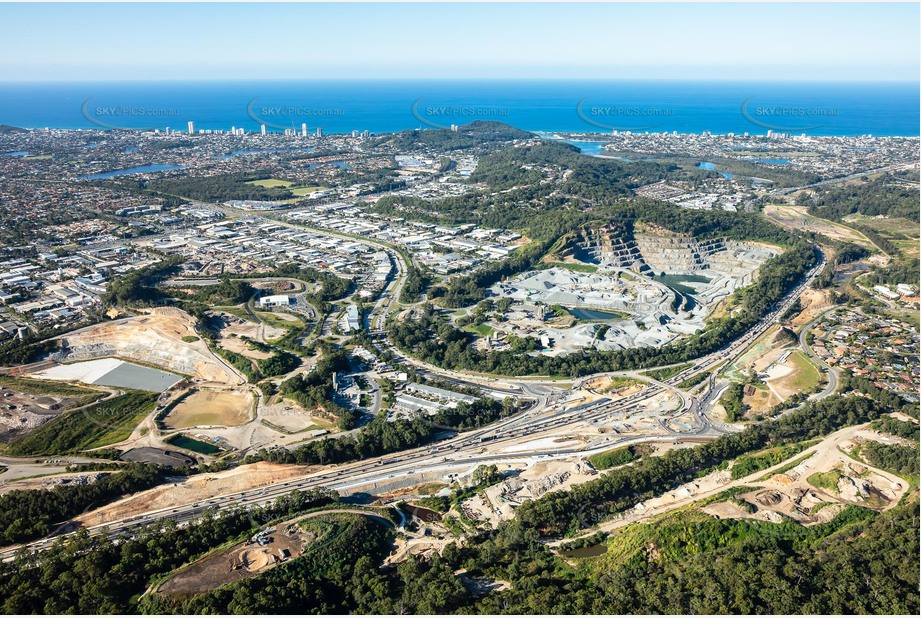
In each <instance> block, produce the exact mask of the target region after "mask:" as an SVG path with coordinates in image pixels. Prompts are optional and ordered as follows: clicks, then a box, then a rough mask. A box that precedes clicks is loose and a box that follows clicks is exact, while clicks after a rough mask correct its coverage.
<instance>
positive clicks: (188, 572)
mask: <svg viewBox="0 0 921 618" xmlns="http://www.w3.org/2000/svg"><path fill="white" fill-rule="evenodd" d="M272 530H273V532H271V533H269V534H267V535H266V537H265V539H266V540H265V542H264V543H263V544H260V543H258V542H254V541H253V540H252V539H250V540H247V541H244V542H243V543H238V544H237V545H234V546H233V547H230V548H228V549H225V550H222V551H219V552H217V553H215V554H212V555H211V556H208V557H206V558H205V559H203V560H200V561H198V562H196V563H195V564H192V565H191V566H189V567H188V568H186V569H183V570H182V571H180V572H178V573H177V574H176V575H174V576H173V577H171V578H170V579H169V580H168V581H166V582H165V583H164V584H163V585H161V586H160V587H159V588H158V590H157V592H158V593H160V594H163V595H187V594H198V593H202V592H207V591H208V590H213V589H214V588H217V587H218V586H222V585H224V584H229V583H231V582H235V581H240V580H241V579H247V578H250V577H254V576H256V575H257V574H259V573H262V572H264V571H267V570H269V569H271V568H272V567H274V566H277V565H279V564H281V563H283V562H286V561H289V560H293V559H295V558H298V557H300V556H301V555H302V554H303V553H304V547H305V546H306V545H307V544H309V543H310V542H311V541H313V540H314V538H315V536H314V534H313V533H312V532H305V531H303V530H301V529H300V527H299V526H297V524H291V525H287V524H281V525H280V526H279V527H278V528H272Z"/></svg>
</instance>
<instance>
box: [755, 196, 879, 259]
mask: <svg viewBox="0 0 921 618" xmlns="http://www.w3.org/2000/svg"><path fill="white" fill-rule="evenodd" d="M764 214H765V216H767V217H768V218H769V219H772V220H774V221H775V222H777V223H779V224H780V225H782V226H784V227H787V228H793V229H797V230H802V231H810V232H816V233H817V234H822V235H823V236H827V237H828V238H831V239H832V240H843V241H846V242H852V243H854V244H856V245H860V246H862V247H865V248H867V249H870V250H872V251H878V248H877V247H876V245H874V244H873V243H872V242H870V240H869V239H868V238H867V237H866V236H864V235H863V234H861V233H860V232H858V231H857V230H855V229H852V228H849V227H847V226H845V225H840V224H838V223H834V222H832V221H829V220H827V219H819V218H818V217H813V216H812V215H810V214H808V213H807V212H806V207H805V206H792V205H790V204H769V205H767V206H765V207H764Z"/></svg>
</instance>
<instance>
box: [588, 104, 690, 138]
mask: <svg viewBox="0 0 921 618" xmlns="http://www.w3.org/2000/svg"><path fill="white" fill-rule="evenodd" d="M586 101H588V97H586V98H584V99H582V100H581V101H579V103H578V104H577V105H576V114H577V115H578V116H579V118H580V119H582V121H583V122H586V123H588V124H590V125H592V126H594V127H599V128H601V129H607V130H608V131H648V130H650V129H655V128H656V127H658V126H659V125H660V124H661V123H658V122H656V123H653V124H649V123H650V121H651V120H652V119H655V118H663V117H664V118H670V117H672V116H674V115H675V110H673V109H671V108H667V107H641V106H638V105H591V106H586V104H585V102H586Z"/></svg>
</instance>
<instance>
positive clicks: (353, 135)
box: [352, 129, 359, 137]
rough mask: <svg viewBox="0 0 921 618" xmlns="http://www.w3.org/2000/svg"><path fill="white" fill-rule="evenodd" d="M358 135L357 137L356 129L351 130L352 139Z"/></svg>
mask: <svg viewBox="0 0 921 618" xmlns="http://www.w3.org/2000/svg"><path fill="white" fill-rule="evenodd" d="M358 135H359V133H358V129H353V130H352V137H358Z"/></svg>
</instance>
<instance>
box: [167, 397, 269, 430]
mask: <svg viewBox="0 0 921 618" xmlns="http://www.w3.org/2000/svg"><path fill="white" fill-rule="evenodd" d="M252 407H253V396H252V394H251V393H249V392H248V391H237V390H226V391H225V390H214V389H200V390H197V391H196V392H194V393H192V394H191V395H189V396H188V397H186V398H185V399H183V400H182V401H181V402H179V403H178V404H176V407H175V408H173V409H172V410H171V411H170V413H169V414H168V415H167V416H166V418H165V419H164V423H165V425H166V426H167V427H168V428H169V429H187V428H189V427H201V426H210V425H218V426H223V427H236V426H237V425H243V424H244V423H247V422H249V420H250V410H251V409H252Z"/></svg>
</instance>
